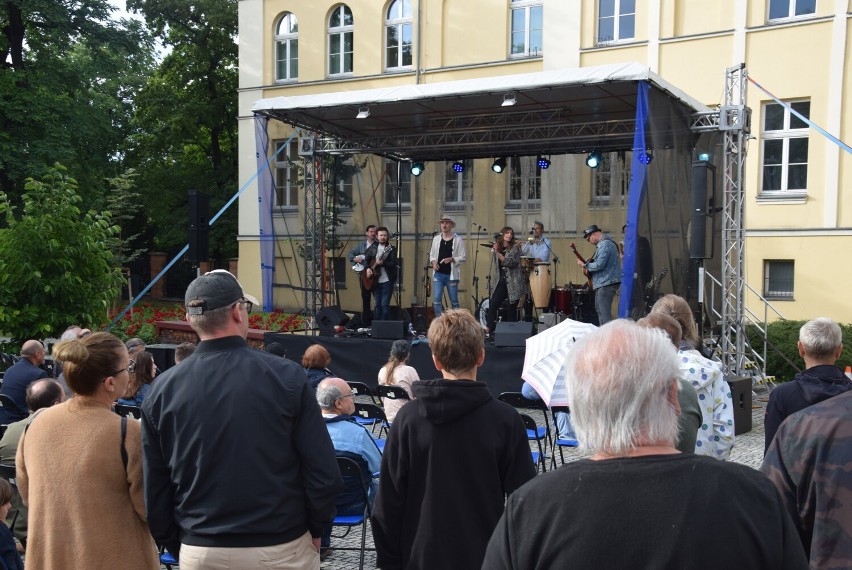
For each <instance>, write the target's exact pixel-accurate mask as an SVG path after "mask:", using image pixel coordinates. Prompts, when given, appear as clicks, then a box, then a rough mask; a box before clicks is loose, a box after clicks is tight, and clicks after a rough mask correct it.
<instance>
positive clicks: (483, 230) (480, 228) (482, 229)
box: [473, 222, 488, 232]
mask: <svg viewBox="0 0 852 570" xmlns="http://www.w3.org/2000/svg"><path fill="white" fill-rule="evenodd" d="M473 225H474V226H476V227H477V229H478V230H479V231H481V232H487V231H488V230H487V229H486V228H485V227H484V226H480V225H479V224H477V223H476V222H473Z"/></svg>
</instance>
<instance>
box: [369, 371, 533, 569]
mask: <svg viewBox="0 0 852 570" xmlns="http://www.w3.org/2000/svg"><path fill="white" fill-rule="evenodd" d="M412 391H413V393H414V395H415V396H416V397H417V399H416V400H412V401H411V402H409V403H408V404H406V405H405V406H403V407H402V409H401V410H400V411H399V413H398V414H397V416H396V419H395V420H394V422H393V427H392V428H391V430H390V435H389V437H388V442H387V444H386V445H385V451H384V454H383V455H382V471H381V479H380V480H379V491H378V495H377V496H376V505H375V510H374V515H373V536H374V538H375V543H376V552H377V564H378V566H379V567H380V568H383V569H391V568H406V569H408V570H416V569H425V570H434V569H437V568H440V569H442V570H448V569H453V568H458V569H464V570H468V569H471V568H479V567H480V566H481V565H482V560H483V558H484V556H485V547H486V546H487V545H488V539H489V537H490V536H491V533H492V531H493V530H494V527H495V526H496V525H497V521H498V520H499V519H500V515H501V514H502V513H503V505H504V503H505V499H506V496H507V495H509V494H510V493H511V492H512V491H514V490H515V489H517V488H518V487H520V486H521V485H523V484H524V483H525V482H527V481H528V480H530V479H532V478H533V477H534V476H535V467H534V466H533V462H532V455H531V454H530V447H529V442H528V441H527V434H526V429H525V427H524V423H523V420H521V416H520V414H518V412H517V411H516V410H515V409H514V408H512V407H511V406H509V405H508V404H504V403H503V402H499V401H497V400H495V399H494V398H493V397H492V396H491V392H489V390H488V386H487V385H486V384H485V383H483V382H475V381H469V380H422V381H420V382H414V384H412Z"/></svg>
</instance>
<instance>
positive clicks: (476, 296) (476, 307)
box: [471, 222, 488, 312]
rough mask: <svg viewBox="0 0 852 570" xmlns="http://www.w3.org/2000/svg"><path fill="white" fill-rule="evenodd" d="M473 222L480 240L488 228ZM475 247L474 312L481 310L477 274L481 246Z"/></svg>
mask: <svg viewBox="0 0 852 570" xmlns="http://www.w3.org/2000/svg"><path fill="white" fill-rule="evenodd" d="M471 223H472V225H473V226H474V227H475V228H476V229H477V230H478V231H477V232H476V238H477V241H478V240H479V232H487V231H488V230H486V229H485V228H483V227H482V226H480V225H479V224H477V223H473V222H471ZM475 249H476V251H475V252H474V254H473V290H474V294H473V310H474V312H475V311H477V310H479V275H477V274H476V265H477V262H478V261H479V248H478V247H477V248H475Z"/></svg>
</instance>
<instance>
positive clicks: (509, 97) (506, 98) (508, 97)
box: [500, 91, 518, 107]
mask: <svg viewBox="0 0 852 570" xmlns="http://www.w3.org/2000/svg"><path fill="white" fill-rule="evenodd" d="M517 102H518V100H517V98H516V97H515V93H514V92H512V91H509V92H508V93H506V94H505V95H503V103H502V104H501V105H500V106H501V107H511V106H512V105H514V104H515V103H517Z"/></svg>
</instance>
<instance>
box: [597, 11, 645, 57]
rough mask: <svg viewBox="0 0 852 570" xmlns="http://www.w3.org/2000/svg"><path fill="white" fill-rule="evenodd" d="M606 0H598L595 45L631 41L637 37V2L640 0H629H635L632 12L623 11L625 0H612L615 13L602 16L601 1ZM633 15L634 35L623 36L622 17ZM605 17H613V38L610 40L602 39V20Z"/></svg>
mask: <svg viewBox="0 0 852 570" xmlns="http://www.w3.org/2000/svg"><path fill="white" fill-rule="evenodd" d="M603 1H605V0H598V2H597V7H598V18H597V22H596V28H595V45H599V46H600V45H610V44H615V43H620V42H629V41H633V40H635V39H636V2H638V0H628V1H632V2H633V11H632V12H624V13H622V11H621V3H622V2H623V1H625V0H611V1H612V2H613V15H612V16H601V2H603ZM627 16H632V17H633V35H632V36H630V37H622V33H621V18H624V17H627ZM605 18H612V19H613V22H612V38H610V39H608V40H602V39H601V20H603V19H605Z"/></svg>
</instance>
